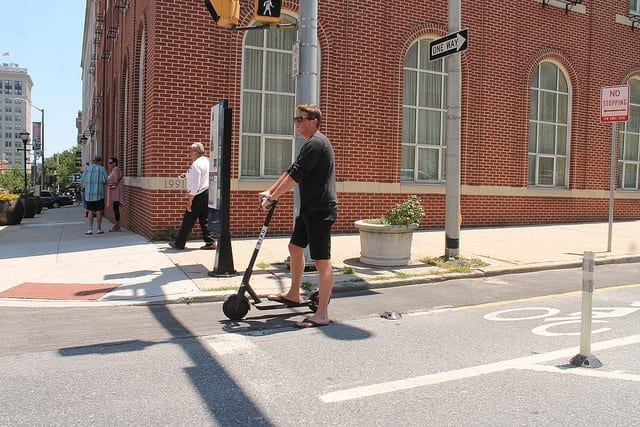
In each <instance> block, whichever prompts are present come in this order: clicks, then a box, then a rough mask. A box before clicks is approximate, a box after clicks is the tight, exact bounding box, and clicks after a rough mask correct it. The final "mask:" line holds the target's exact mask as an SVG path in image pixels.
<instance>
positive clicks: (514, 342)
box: [0, 264, 640, 426]
mask: <svg viewBox="0 0 640 427" xmlns="http://www.w3.org/2000/svg"><path fill="white" fill-rule="evenodd" d="M639 268H640V265H638V264H625V265H618V266H603V267H599V268H598V270H597V272H596V277H597V281H598V287H597V290H596V292H595V294H594V304H593V306H594V311H593V321H594V324H593V330H594V333H593V339H592V341H593V343H592V352H593V355H594V356H596V357H597V358H598V359H599V360H600V361H601V362H602V363H603V366H602V367H601V368H598V369H589V368H575V367H571V366H570V365H569V364H568V362H569V360H570V358H571V357H572V356H574V355H576V354H577V353H578V351H579V342H580V337H579V335H578V334H579V330H580V306H581V297H582V294H581V293H580V292H579V291H578V290H579V289H580V273H579V270H578V269H570V270H558V271H548V272H539V273H530V274H520V275H506V276H501V277H493V278H484V279H464V280H454V281H450V282H446V283H437V284H433V283H432V284H428V285H416V286H407V287H398V288H389V289H379V290H375V291H369V292H365V293H362V292H361V293H353V294H344V295H341V297H340V298H336V299H335V300H334V301H333V302H332V312H333V317H334V319H335V321H334V323H333V324H332V325H330V326H327V327H323V328H318V329H308V330H296V329H295V328H292V327H291V324H292V322H294V321H297V320H299V319H300V318H302V316H304V315H305V313H303V312H299V311H293V310H292V311H287V310H284V311H273V312H266V313H265V312H254V311H252V312H251V313H250V315H249V316H247V318H246V319H243V320H242V321H239V322H232V321H229V320H226V319H225V317H224V315H223V314H222V310H221V303H219V302H212V303H202V304H192V305H151V306H144V307H143V306H119V307H97V308H86V307H78V308H63V309H60V308H17V307H2V308H0V318H1V319H2V320H0V328H2V331H3V337H4V339H3V342H2V343H0V376H1V377H2V378H3V388H4V391H3V400H2V402H3V404H2V405H1V410H0V424H2V425H42V424H47V425H87V424H91V425H151V424H154V425H187V424H189V425H220V426H227V425H265V426H266V425H277V426H289V425H291V426H293V425H296V426H299V425H353V426H370V425H390V424H393V425H487V426H489V425H491V426H497V425H510V426H511V425H531V426H533V425H536V426H538V425H543V424H544V425H575V424H581V425H593V426H601V425H625V426H633V425H640V421H639V420H640V407H639V406H638V405H637V398H636V396H638V395H639V394H640V369H639V368H638V365H637V354H638V352H639V351H640V335H638V327H637V325H638V324H639V322H640V283H638V280H637V279H638V277H640V276H639V275H638V274H637V272H638V269H639ZM497 287H500V288H512V289H513V294H505V295H504V298H501V299H499V300H496V299H495V298H489V300H490V301H482V298H480V296H474V295H473V291H474V290H478V291H487V292H488V291H489V290H490V289H491V288H497ZM527 289H530V291H528V293H527V292H525V291H526V290H527ZM545 289H546V290H547V292H544V290H545ZM572 289H573V290H572ZM517 291H520V292H517ZM447 292H449V293H450V294H455V293H461V294H464V293H469V298H470V301H472V302H470V303H465V304H462V303H459V302H455V301H454V298H453V297H451V303H445V304H442V303H441V302H442V301H440V302H438V301H439V300H440V299H441V298H440V297H439V298H438V299H435V298H434V295H439V296H442V295H445V294H447ZM481 293H482V292H479V294H481ZM518 293H520V296H518V297H516V295H517V294H518ZM429 298H432V300H431V301H429ZM387 309H396V310H398V312H399V313H400V315H401V316H400V317H399V318H398V319H395V320H388V319H386V318H383V317H381V313H382V312H383V310H387ZM21 326H22V327H21Z"/></svg>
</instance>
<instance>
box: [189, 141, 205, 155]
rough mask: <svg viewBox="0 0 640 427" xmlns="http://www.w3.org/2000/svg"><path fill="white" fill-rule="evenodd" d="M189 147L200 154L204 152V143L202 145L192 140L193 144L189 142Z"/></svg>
mask: <svg viewBox="0 0 640 427" xmlns="http://www.w3.org/2000/svg"><path fill="white" fill-rule="evenodd" d="M191 149H192V150H193V151H197V152H198V153H200V154H204V145H202V143H200V142H194V143H193V144H191Z"/></svg>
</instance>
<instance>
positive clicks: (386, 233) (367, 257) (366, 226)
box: [354, 220, 418, 267]
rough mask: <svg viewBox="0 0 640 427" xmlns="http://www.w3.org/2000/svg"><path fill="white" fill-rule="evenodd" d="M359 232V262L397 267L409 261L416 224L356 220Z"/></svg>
mask: <svg viewBox="0 0 640 427" xmlns="http://www.w3.org/2000/svg"><path fill="white" fill-rule="evenodd" d="M354 224H355V226H356V228H357V229H358V231H359V232H360V262H361V263H363V264H369V265H377V266H382V267H399V266H403V265H408V264H409V263H410V262H411V243H412V241H413V232H414V231H415V230H416V229H417V228H418V224H409V225H388V224H371V223H368V222H365V221H363V220H360V221H356V222H355V223H354Z"/></svg>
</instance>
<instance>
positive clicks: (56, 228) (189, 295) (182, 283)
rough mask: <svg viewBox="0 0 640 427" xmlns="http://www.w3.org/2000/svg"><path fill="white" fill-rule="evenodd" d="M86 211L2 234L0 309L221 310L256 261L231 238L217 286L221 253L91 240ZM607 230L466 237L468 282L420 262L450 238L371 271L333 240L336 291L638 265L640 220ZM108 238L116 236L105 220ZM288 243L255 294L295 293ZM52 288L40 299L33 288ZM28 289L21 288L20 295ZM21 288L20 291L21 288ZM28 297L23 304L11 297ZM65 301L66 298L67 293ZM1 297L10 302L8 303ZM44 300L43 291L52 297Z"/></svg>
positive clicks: (426, 236)
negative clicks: (197, 305)
mask: <svg viewBox="0 0 640 427" xmlns="http://www.w3.org/2000/svg"><path fill="white" fill-rule="evenodd" d="M82 213H83V209H82V208H81V207H79V206H65V207H62V208H58V209H44V210H43V211H42V213H41V214H39V215H36V216H35V218H29V219H24V220H23V221H22V223H21V224H20V225H14V226H0V277H2V280H1V281H0V305H3V306H8V305H11V306H78V305H96V304H100V305H109V304H149V303H163V302H192V301H216V300H218V301H222V300H224V299H225V298H226V296H227V295H229V294H231V293H233V291H235V290H237V289H238V286H240V283H241V281H242V274H243V273H244V270H245V268H246V266H247V264H248V262H249V259H250V258H251V254H252V253H253V250H254V247H255V244H256V238H257V233H258V232H259V229H260V227H261V225H262V223H261V220H257V222H256V238H242V239H240V238H238V239H232V258H233V265H234V268H235V270H236V271H237V273H238V274H237V275H234V276H231V277H210V276H209V275H208V273H209V272H210V271H212V270H213V269H214V263H215V251H205V250H199V249H198V248H199V247H200V246H201V245H202V242H201V241H190V242H188V243H187V249H186V250H184V251H176V250H174V249H171V248H170V247H169V245H168V244H167V242H151V241H149V240H147V239H146V238H144V237H142V236H139V235H137V234H135V233H132V232H129V231H123V232H119V233H109V232H106V233H105V234H103V235H96V234H94V235H92V236H85V234H84V233H85V231H86V230H87V221H86V218H84V217H83V216H82ZM608 227H609V225H608V223H606V222H605V223H587V224H560V225H550V226H523V227H491V228H473V229H465V228H463V229H462V230H461V233H460V247H461V251H460V255H461V257H463V258H479V259H481V260H483V261H484V262H486V263H487V264H488V266H486V267H482V268H481V269H480V270H476V271H473V272H472V273H469V274H448V273H446V272H444V271H442V270H439V269H438V268H436V267H433V266H429V265H425V264H423V263H421V262H419V259H421V258H423V257H427V256H430V257H437V256H441V255H443V253H444V250H445V248H444V242H445V237H444V231H443V230H436V231H429V230H424V231H418V232H416V233H415V234H414V240H413V248H412V255H413V261H412V263H411V265H409V266H406V267H384V268H383V267H370V266H366V265H363V264H361V263H360V262H359V255H360V253H359V252H360V243H359V235H358V234H357V233H354V234H336V235H334V236H333V240H332V258H333V259H332V263H333V266H334V271H335V281H336V283H335V287H334V292H341V291H345V290H355V289H365V288H380V287H389V286H401V285H407V284H414V283H425V282H433V281H441V280H445V279H446V278H453V277H460V276H465V275H467V276H468V275H474V276H489V275H499V274H506V273H513V272H525V271H537V270H545V269H552V268H565V267H578V266H580V265H581V264H582V257H583V254H584V252H585V251H593V252H594V253H595V258H596V263H597V264H601V263H617V262H640V221H625V222H617V223H614V224H613V233H612V249H613V250H612V251H611V252H607V239H608ZM102 228H103V230H108V229H110V228H111V223H109V221H107V220H105V221H104V223H103V227H102ZM287 243H288V236H287V237H271V236H269V235H267V238H266V240H265V241H264V242H263V243H262V247H261V249H260V253H259V255H258V258H257V261H256V266H255V267H254V272H253V275H252V277H251V286H252V287H253V288H254V289H255V291H256V293H258V295H260V296H263V295H266V294H269V293H273V292H280V291H282V290H285V289H286V288H288V286H289V274H288V271H287V268H286V265H285V264H284V260H285V259H286V257H287V255H288V253H287ZM316 283H317V275H316V273H315V272H309V273H305V277H304V279H303V286H309V287H311V286H314V285H315V284H316ZM46 284H49V285H50V286H49V288H51V289H50V290H49V291H48V292H50V295H46V296H45V297H41V298H34V295H36V296H37V295H40V294H38V293H35V294H34V293H33V292H34V289H35V290H38V291H43V290H45V289H49V288H47V287H46V286H45V285H46ZM19 285H22V286H19ZM16 287H18V288H16ZM16 290H24V292H25V294H24V295H23V297H22V298H17V297H15V296H14V297H6V296H7V293H8V292H13V291H16ZM65 292H66V294H68V295H67V296H65V295H66V294H65ZM3 293H4V295H3ZM45 293H46V292H45Z"/></svg>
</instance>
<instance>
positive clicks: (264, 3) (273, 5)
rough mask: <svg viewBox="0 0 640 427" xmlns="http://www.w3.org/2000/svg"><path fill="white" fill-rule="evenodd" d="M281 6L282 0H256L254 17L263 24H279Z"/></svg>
mask: <svg viewBox="0 0 640 427" xmlns="http://www.w3.org/2000/svg"><path fill="white" fill-rule="evenodd" d="M281 8H282V0H255V9H254V10H253V19H255V20H256V21H257V22H261V23H263V24H277V23H279V22H280V9H281Z"/></svg>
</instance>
